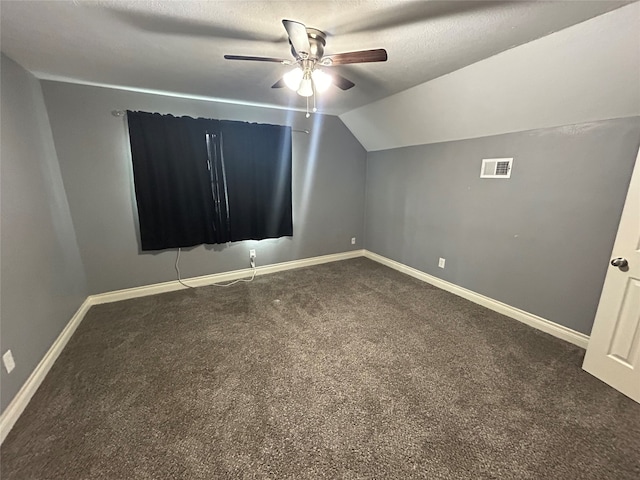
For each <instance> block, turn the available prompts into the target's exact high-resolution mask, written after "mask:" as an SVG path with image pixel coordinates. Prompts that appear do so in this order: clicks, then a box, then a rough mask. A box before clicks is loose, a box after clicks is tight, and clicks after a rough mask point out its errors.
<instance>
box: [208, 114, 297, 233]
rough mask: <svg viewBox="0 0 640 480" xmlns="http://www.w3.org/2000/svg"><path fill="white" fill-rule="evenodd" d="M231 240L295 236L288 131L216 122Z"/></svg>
mask: <svg viewBox="0 0 640 480" xmlns="http://www.w3.org/2000/svg"><path fill="white" fill-rule="evenodd" d="M220 149H221V155H222V160H223V165H224V171H225V178H226V185H227V201H228V206H229V229H230V237H231V238H230V239H231V241H239V240H249V239H253V240H260V239H263V238H277V237H282V236H291V235H293V221H292V208H291V204H292V201H291V164H292V159H291V128H290V127H283V126H279V125H265V124H256V123H245V122H232V121H226V120H222V121H220Z"/></svg>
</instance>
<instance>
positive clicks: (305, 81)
mask: <svg viewBox="0 0 640 480" xmlns="http://www.w3.org/2000/svg"><path fill="white" fill-rule="evenodd" d="M298 95H300V96H301V97H310V96H311V95H313V81H312V80H311V75H310V74H309V73H308V72H305V74H304V76H303V77H302V81H301V82H300V88H298Z"/></svg>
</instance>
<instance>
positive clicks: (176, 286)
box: [89, 250, 364, 305]
mask: <svg viewBox="0 0 640 480" xmlns="http://www.w3.org/2000/svg"><path fill="white" fill-rule="evenodd" d="M363 255H364V250H352V251H350V252H343V253H334V254H331V255H322V256H320V257H310V258H303V259H301V260H292V261H290V262H283V263H274V264H272V265H265V266H263V267H258V268H256V276H258V275H266V274H268V273H275V272H282V271H284V270H292V269H295V268H302V267H310V266H312V265H320V264H321V263H329V262H337V261H340V260H347V259H349V258H356V257H362V256H363ZM252 274H253V270H252V269H251V268H245V269H242V270H234V271H232V272H224V273H215V274H213V275H204V276H201V277H191V278H183V279H182V281H183V282H184V283H185V284H187V285H189V286H191V287H206V286H207V285H212V284H214V283H227V282H230V281H233V280H238V279H240V278H247V277H251V275H252ZM185 288H187V287H185V286H184V285H182V284H181V283H180V282H178V281H177V280H173V281H171V282H163V283H155V284H153V285H145V286H143V287H134V288H126V289H124V290H115V291H113V292H107V293H100V294H97V295H91V296H90V297H89V298H90V299H91V304H92V305H98V304H101V303H110V302H118V301H120V300H128V299H130V298H138V297H146V296H147V295H157V294H158V293H165V292H173V291H176V290H183V289H185Z"/></svg>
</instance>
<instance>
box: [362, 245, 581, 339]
mask: <svg viewBox="0 0 640 480" xmlns="http://www.w3.org/2000/svg"><path fill="white" fill-rule="evenodd" d="M364 256H365V257H367V258H369V259H371V260H374V261H376V262H378V263H381V264H383V265H386V266H387V267H391V268H393V269H394V270H398V271H399V272H402V273H406V274H407V275H411V276H412V277H414V278H417V279H418V280H422V281H423V282H427V283H430V284H431V285H433V286H435V287H438V288H441V289H442V290H446V291H447V292H451V293H453V294H455V295H458V296H459V297H462V298H465V299H467V300H469V301H471V302H473V303H477V304H478V305H482V306H483V307H487V308H488V309H490V310H493V311H495V312H498V313H501V314H502V315H506V316H507V317H511V318H513V319H515V320H518V321H519V322H522V323H526V324H527V325H529V326H531V327H533V328H537V329H538V330H541V331H543V332H546V333H548V334H550V335H553V336H554V337H558V338H560V339H562V340H565V341H567V342H569V343H572V344H574V345H577V346H578V347H581V348H584V349H586V348H587V344H588V343H589V336H588V335H585V334H584V333H580V332H576V331H575V330H572V329H570V328H567V327H565V326H563V325H560V324H557V323H555V322H552V321H551V320H547V319H545V318H542V317H539V316H537V315H534V314H532V313H529V312H525V311H524V310H520V309H519V308H515V307H512V306H511V305H507V304H506V303H502V302H499V301H497V300H494V299H492V298H489V297H485V296H484V295H481V294H479V293H476V292H473V291H471V290H467V289H466V288H463V287H460V286H458V285H455V284H453V283H450V282H447V281H446V280H442V279H440V278H438V277H434V276H433V275H429V274H428V273H424V272H421V271H420V270H416V269H415V268H412V267H409V266H407V265H404V264H403V263H400V262H396V261H395V260H391V259H389V258H387V257H383V256H382V255H378V254H377V253H373V252H370V251H368V250H364Z"/></svg>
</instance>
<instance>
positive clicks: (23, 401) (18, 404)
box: [0, 250, 364, 444]
mask: <svg viewBox="0 0 640 480" xmlns="http://www.w3.org/2000/svg"><path fill="white" fill-rule="evenodd" d="M363 255H364V251H363V250H353V251H350V252H344V253H335V254H332V255H323V256H319V257H311V258H304V259H302V260H293V261H291V262H283V263H276V264H273V265H265V266H263V267H258V268H257V269H256V275H265V274H267V273H275V272H281V271H284V270H292V269H295V268H302V267H310V266H312V265H319V264H321V263H329V262H336V261H339V260H347V259H349V258H356V257H362V256H363ZM252 273H253V270H251V269H249V268H248V269H244V270H235V271H233V272H225V273H218V274H214V275H205V276H202V277H194V278H187V279H184V280H183V282H185V283H186V284H187V285H191V286H194V287H202V286H206V285H211V284H213V283H221V282H229V281H232V280H237V279H238V278H246V277H250V276H251V275H252ZM184 288H186V287H185V286H183V285H181V284H180V283H179V282H178V281H173V282H164V283H157V284H155V285H146V286H143V287H136V288H128V289H125V290H117V291H114V292H107V293H101V294H99V295H90V296H88V297H87V299H86V300H85V301H84V303H83V304H82V305H81V306H80V308H79V309H78V311H77V312H76V313H75V315H74V316H73V317H72V318H71V320H70V321H69V323H68V324H67V326H66V327H65V328H64V330H62V332H61V333H60V335H59V336H58V338H57V339H56V340H55V341H54V342H53V345H51V348H49V351H47V353H46V354H45V355H44V357H43V358H42V360H40V363H38V366H36V368H35V370H34V371H33V372H32V373H31V375H30V376H29V378H28V379H27V381H26V382H25V383H24V385H22V388H21V389H20V390H19V391H18V393H17V394H16V396H15V397H14V398H13V400H12V401H11V403H10V404H9V405H8V406H7V408H6V409H5V410H4V412H2V415H1V416H0V444H2V443H3V442H4V440H5V438H7V435H8V434H9V432H10V431H11V429H12V428H13V426H14V425H15V423H16V421H17V420H18V418H20V415H22V412H24V409H25V408H26V407H27V405H28V404H29V401H30V400H31V397H33V394H34V393H35V392H36V390H37V389H38V387H39V386H40V384H41V383H42V381H43V380H44V378H45V377H46V375H47V373H49V370H51V367H52V366H53V364H54V362H55V361H56V359H57V358H58V356H59V355H60V352H62V349H63V348H64V347H65V345H66V344H67V342H68V341H69V339H70V338H71V335H73V332H75V330H76V328H78V325H80V322H81V321H82V319H83V318H84V316H85V315H86V313H87V312H88V311H89V308H91V306H92V305H98V304H101V303H109V302H117V301H120V300H126V299H129V298H137V297H144V296H147V295H155V294H158V293H163V292H171V291H174V290H181V289H184Z"/></svg>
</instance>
